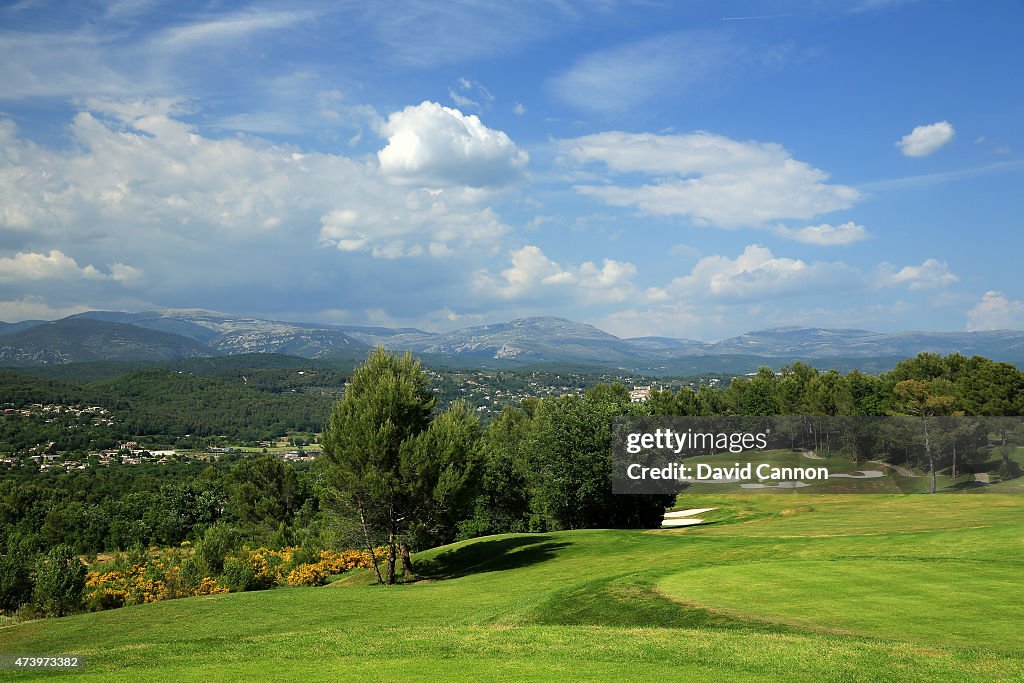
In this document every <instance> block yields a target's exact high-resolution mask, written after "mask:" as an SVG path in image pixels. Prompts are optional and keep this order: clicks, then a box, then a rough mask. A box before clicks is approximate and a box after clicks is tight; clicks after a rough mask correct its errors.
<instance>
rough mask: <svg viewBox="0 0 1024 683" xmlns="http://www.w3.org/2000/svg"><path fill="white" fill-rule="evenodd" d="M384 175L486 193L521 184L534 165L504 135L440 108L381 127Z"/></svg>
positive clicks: (401, 115) (423, 106) (415, 111)
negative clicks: (384, 140) (481, 189)
mask: <svg viewBox="0 0 1024 683" xmlns="http://www.w3.org/2000/svg"><path fill="white" fill-rule="evenodd" d="M381 133H382V134H383V135H385V136H386V137H387V139H388V142H387V145H386V146H385V147H384V148H383V149H382V150H380V151H379V152H378V153H377V158H378V159H379V161H380V168H381V171H382V172H383V173H384V174H385V175H386V176H388V177H390V178H394V179H397V180H401V181H406V182H412V183H420V184H428V185H429V184H433V185H441V186H444V185H465V186H469V187H486V186H493V185H503V184H506V183H509V182H512V181H514V180H516V179H518V178H519V177H520V176H521V175H522V172H523V169H524V168H525V166H526V163H527V160H528V159H529V157H528V155H527V154H526V152H524V151H522V150H520V149H519V148H517V147H516V145H515V143H514V142H512V140H511V139H510V138H509V136H508V135H506V134H505V133H504V132H502V131H500V130H493V129H491V128H488V127H487V126H485V125H484V124H483V123H482V122H481V121H480V119H479V118H478V117H477V116H474V115H469V116H467V115H465V114H463V113H462V112H461V111H459V110H458V109H452V108H450V107H443V106H441V105H440V104H438V103H436V102H422V103H420V104H418V105H416V106H410V107H406V108H405V109H403V110H402V111H399V112H395V113H393V114H391V115H390V116H389V117H388V120H387V121H386V122H385V123H384V124H383V126H382V127H381Z"/></svg>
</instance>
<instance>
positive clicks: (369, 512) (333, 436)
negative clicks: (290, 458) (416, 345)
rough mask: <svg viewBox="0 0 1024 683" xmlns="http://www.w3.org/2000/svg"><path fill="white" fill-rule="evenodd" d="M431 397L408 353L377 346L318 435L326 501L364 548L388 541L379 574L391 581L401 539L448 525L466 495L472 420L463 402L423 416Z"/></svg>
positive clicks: (474, 429) (473, 448)
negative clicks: (352, 524) (354, 528)
mask: <svg viewBox="0 0 1024 683" xmlns="http://www.w3.org/2000/svg"><path fill="white" fill-rule="evenodd" d="M435 403H436V398H435V396H434V394H433V392H432V391H431V389H430V384H429V381H428V379H427V376H426V373H424V372H423V370H422V369H421V367H420V363H419V361H417V360H415V359H414V358H413V357H412V354H410V353H406V354H404V355H401V356H399V355H396V354H392V353H390V352H388V351H385V350H384V349H380V348H378V349H377V350H375V351H373V352H371V353H370V355H369V356H368V357H367V359H366V362H365V363H364V364H363V365H362V366H360V367H359V368H357V369H356V370H355V371H354V372H353V374H352V379H351V381H350V383H349V385H348V386H347V387H346V389H345V395H344V396H343V397H342V399H341V400H340V401H338V403H337V404H336V405H335V407H334V410H333V411H332V413H331V418H330V421H329V423H328V425H327V428H326V429H325V430H324V435H323V439H322V442H323V449H324V461H325V465H326V471H325V479H326V482H327V484H328V487H329V491H330V493H331V494H332V495H331V501H330V502H333V503H334V504H335V506H336V508H337V509H338V510H339V511H340V512H341V513H342V515H343V516H347V517H350V518H354V520H355V521H356V523H357V525H358V528H359V530H360V532H361V535H362V540H363V542H364V543H365V544H366V547H367V549H368V550H370V551H371V555H372V554H373V553H372V549H373V547H374V545H376V544H377V543H379V542H383V543H384V544H385V545H386V546H387V548H388V560H387V566H386V574H385V575H384V576H382V575H381V572H380V567H379V566H378V565H377V562H376V557H374V571H375V573H376V575H377V580H378V581H379V582H381V583H387V584H393V583H394V582H395V563H396V560H397V558H398V555H399V552H401V555H402V558H403V565H404V567H405V569H406V571H407V572H409V573H411V571H412V567H411V562H410V559H409V552H408V551H409V544H410V543H411V542H414V541H426V540H427V539H430V540H439V539H443V538H445V537H447V536H449V535H450V536H453V535H454V529H455V522H456V521H457V520H456V517H458V516H459V515H460V514H462V513H463V512H464V511H465V510H466V509H467V508H468V506H469V502H470V501H471V500H472V493H471V492H472V490H473V485H474V484H475V482H476V476H475V475H476V471H475V470H476V466H475V458H476V452H477V449H478V445H479V435H480V428H479V424H478V423H477V421H476V418H475V416H474V415H473V414H472V413H471V412H470V411H469V408H468V406H466V405H465V404H462V403H460V404H457V405H455V406H453V407H452V408H451V409H450V410H449V411H447V412H446V413H444V414H442V415H441V416H439V417H438V418H437V419H436V420H432V417H433V409H434V405H435Z"/></svg>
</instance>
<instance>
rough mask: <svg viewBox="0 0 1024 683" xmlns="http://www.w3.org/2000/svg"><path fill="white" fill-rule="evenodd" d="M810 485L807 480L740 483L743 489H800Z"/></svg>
mask: <svg viewBox="0 0 1024 683" xmlns="http://www.w3.org/2000/svg"><path fill="white" fill-rule="evenodd" d="M802 486H810V484H808V483H807V482H805V481H780V482H779V483H778V484H740V488H741V489H798V488H800V487H802Z"/></svg>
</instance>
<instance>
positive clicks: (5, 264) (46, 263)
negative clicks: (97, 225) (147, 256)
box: [0, 249, 142, 282]
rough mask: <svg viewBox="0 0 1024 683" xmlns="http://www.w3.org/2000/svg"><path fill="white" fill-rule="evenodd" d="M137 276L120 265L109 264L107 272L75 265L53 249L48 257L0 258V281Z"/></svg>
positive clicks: (126, 279)
mask: <svg viewBox="0 0 1024 683" xmlns="http://www.w3.org/2000/svg"><path fill="white" fill-rule="evenodd" d="M141 276H142V271H141V270H139V269H138V268H134V267H132V266H128V265H125V264H123V263H114V264H111V266H110V271H109V272H107V273H104V272H102V271H101V270H99V269H98V268H96V267H95V266H92V265H87V266H79V265H78V262H77V261H75V259H73V258H71V257H70V256H68V255H67V254H65V253H64V252H62V251H59V250H57V249H52V250H50V252H49V253H48V254H37V253H34V252H18V253H17V254H15V255H14V256H13V257H0V282H23V281H25V280H65V281H67V280H80V279H86V280H115V281H117V282H129V281H132V280H138V279H139V278H140V277H141Z"/></svg>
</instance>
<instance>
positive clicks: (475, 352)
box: [0, 309, 1024, 373]
mask: <svg viewBox="0 0 1024 683" xmlns="http://www.w3.org/2000/svg"><path fill="white" fill-rule="evenodd" d="M76 321H77V322H76ZM133 330H134V331H135V332H133ZM146 333H149V334H148V335H147V334H146ZM375 346H384V347H385V348H388V349H392V350H397V351H406V350H408V351H412V352H414V353H416V354H420V355H422V356H424V357H429V358H430V359H431V360H439V359H440V360H442V361H443V360H449V361H451V362H455V363H458V364H463V365H466V364H472V365H484V366H488V367H520V366H524V365H536V364H544V363H572V364H581V365H599V366H612V367H616V368H620V369H629V370H640V371H651V372H660V373H670V372H672V371H673V369H674V368H689V369H692V368H694V367H713V366H714V363H713V362H712V361H713V359H715V358H721V359H725V358H729V359H733V360H736V359H746V360H743V363H746V364H747V365H749V364H751V363H756V361H757V359H765V360H766V361H768V360H770V361H772V362H771V364H773V365H778V364H781V363H782V362H789V361H792V360H798V359H799V360H807V361H809V362H811V361H815V360H819V361H820V360H828V359H846V360H847V361H849V362H847V363H845V365H847V366H856V365H857V362H856V361H857V359H865V361H867V360H871V361H873V364H867V365H871V366H872V367H876V366H878V363H879V362H881V363H882V364H883V365H884V364H889V365H890V366H891V365H892V364H893V363H894V362H895V360H896V359H900V358H908V357H912V356H915V355H917V354H918V353H921V352H932V353H939V354H949V353H954V352H959V353H962V354H964V355H975V354H977V355H983V356H986V357H989V358H992V359H994V360H1002V361H1008V362H1012V363H1024V331H1016V330H996V331H986V332H899V333H880V332H871V331H869V330H859V329H825V328H806V327H779V328H773V329H767V330H758V331H753V332H748V333H746V334H742V335H739V336H736V337H730V338H728V339H723V340H721V341H716V342H703V341H695V340H691V339H675V338H670V337H636V338H620V337H616V336H615V335H612V334H609V333H607V332H604V331H603V330H600V329H598V328H596V327H594V326H593V325H588V324H586V323H577V322H573V321H570V320H565V319H563V318H555V317H534V318H520V319H517V320H511V321H508V322H503V323H495V324H491V325H480V326H475V327H467V328H464V329H460V330H455V331H452V332H444V333H435V332H425V331H423V330H419V329H415V328H397V329H396V328H387V327H371V326H358V325H329V324H321V323H293V322H283V321H277V320H267V319H262V318H252V317H246V316H236V315H231V314H227V313H218V312H216V311H206V310H200V309H171V310H161V311H143V312H141V313H125V312H120V311H89V312H86V313H79V314H77V315H74V316H71V317H69V318H65V319H63V320H60V321H55V322H41V321H25V322H22V323H4V324H3V325H0V364H14V365H19V364H43V363H67V362H76V361H79V360H97V359H101V360H112V359H125V360H128V359H130V360H136V359H144V358H149V359H167V358H189V357H194V356H202V355H222V354H239V353H253V352H256V353H280V354H287V355H293V356H301V357H305V358H323V359H332V358H344V359H358V358H361V357H363V356H365V354H366V352H367V351H368V350H369V349H370V348H373V347H375ZM147 354H149V355H147ZM733 365H735V363H733V364H732V365H730V367H733Z"/></svg>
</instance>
